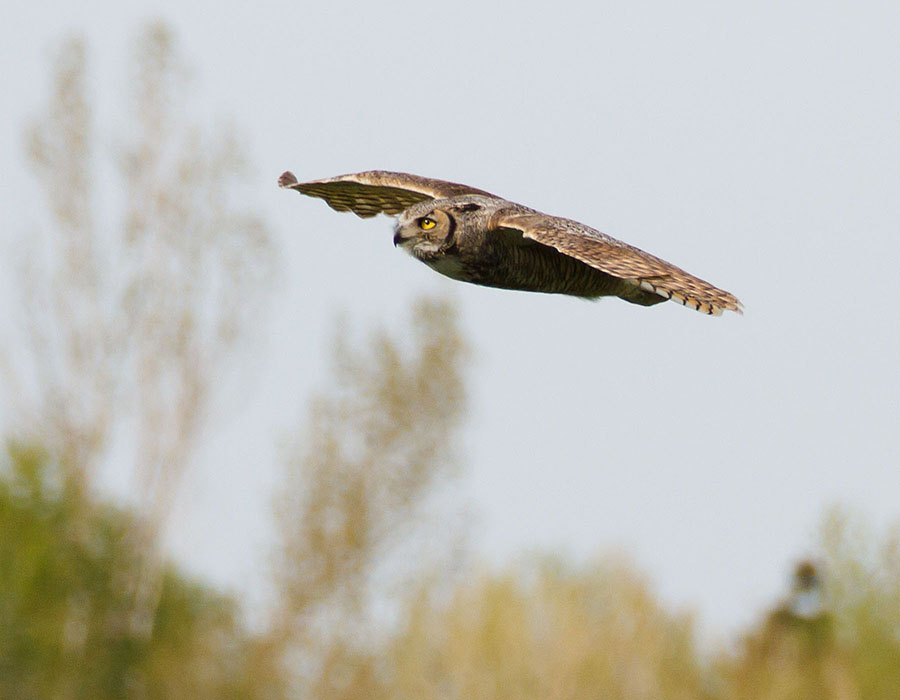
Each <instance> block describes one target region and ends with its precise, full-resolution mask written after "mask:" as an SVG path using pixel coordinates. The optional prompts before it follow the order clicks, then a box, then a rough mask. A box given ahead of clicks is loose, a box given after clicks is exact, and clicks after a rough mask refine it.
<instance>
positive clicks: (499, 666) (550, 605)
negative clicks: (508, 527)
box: [388, 562, 703, 700]
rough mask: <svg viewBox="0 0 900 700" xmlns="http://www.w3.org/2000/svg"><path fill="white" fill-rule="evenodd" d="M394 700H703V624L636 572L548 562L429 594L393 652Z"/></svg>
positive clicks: (412, 612) (418, 603) (614, 566)
mask: <svg viewBox="0 0 900 700" xmlns="http://www.w3.org/2000/svg"><path fill="white" fill-rule="evenodd" d="M390 667H391V669H392V673H391V674H390V682H389V685H388V687H389V692H388V695H389V696H390V697H393V698H403V699H404V700H405V699H410V700H412V699H413V698H417V699H421V700H428V699H431V698H434V699H435V700H436V699H438V698H441V699H443V698H466V699H467V700H528V699H531V698H534V699H535V700H537V699H540V700H570V699H571V700H576V699H580V698H585V699H587V698H622V699H624V700H644V699H646V700H650V699H651V698H656V699H661V700H664V699H669V698H672V699H676V698H677V699H682V698H683V699H685V700H687V699H688V698H698V697H703V692H702V682H701V673H700V668H699V666H698V663H697V660H696V658H695V656H694V647H693V634H692V626H691V621H690V619H689V618H687V617H683V616H673V615H670V614H668V613H667V612H665V611H664V610H662V609H661V608H660V606H659V605H658V603H657V602H656V601H655V599H654V598H653V596H652V594H651V593H650V591H649V590H648V588H647V586H646V584H645V583H644V582H643V581H642V580H641V579H639V578H638V577H637V576H636V575H635V574H634V573H633V572H632V571H631V569H630V568H629V567H628V566H626V565H624V564H622V563H617V562H610V563H608V564H606V565H603V566H598V567H595V568H591V569H586V570H581V571H578V570H569V569H567V568H565V567H562V566H560V565H558V564H553V563H548V562H544V563H542V564H541V565H539V566H537V567H536V568H528V567H520V568H515V569H511V570H509V571H507V572H506V573H504V574H500V575H493V574H484V575H482V576H480V577H478V578H477V579H475V580H474V581H471V582H469V583H467V584H464V585H462V586H461V587H460V588H459V589H458V590H456V591H455V592H454V593H453V595H452V597H451V598H450V600H449V601H448V602H441V601H440V600H434V599H432V598H431V597H429V596H428V595H427V593H426V594H423V595H422V596H420V597H419V598H418V600H417V601H416V602H415V603H414V604H413V605H412V607H411V609H410V610H409V618H408V622H407V624H406V626H405V629H404V630H403V632H402V633H401V634H400V635H399V636H398V637H397V638H396V639H395V640H394V642H393V646H392V650H391V663H390Z"/></svg>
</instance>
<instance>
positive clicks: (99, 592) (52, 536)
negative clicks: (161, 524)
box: [0, 447, 286, 700]
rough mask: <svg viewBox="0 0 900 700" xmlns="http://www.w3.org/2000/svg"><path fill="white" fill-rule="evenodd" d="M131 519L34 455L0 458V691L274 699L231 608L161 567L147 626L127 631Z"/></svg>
mask: <svg viewBox="0 0 900 700" xmlns="http://www.w3.org/2000/svg"><path fill="white" fill-rule="evenodd" d="M136 522H137V521H136V519H135V517H134V516H132V515H130V514H128V513H126V512H125V511H123V510H120V509H118V508H114V507H112V506H109V505H104V504H100V503H95V502H92V501H90V500H88V499H87V498H86V495H85V491H84V490H83V489H81V488H80V487H79V484H78V482H77V481H76V480H75V479H73V478H71V476H70V475H68V474H67V472H66V471H65V470H64V469H62V468H61V467H60V466H59V465H58V464H57V463H55V462H53V461H52V460H51V459H50V458H49V457H48V456H47V455H45V454H43V453H41V452H40V451H38V450H34V449H25V448H22V447H14V448H13V449H11V450H10V453H9V458H8V459H6V460H2V461H0V532H2V533H3V536H2V538H0V698H2V699H3V700H6V699H7V698H9V699H10V700H12V699H13V698H15V699H16V700H31V699H34V700H39V699H40V700H43V699H44V698H59V699H61V700H78V699H80V698H84V699H85V700H88V699H90V700H105V699H106V698H110V699H113V698H115V699H116V700H118V699H120V698H141V699H146V700H151V699H154V698H158V699H160V700H174V699H179V698H183V699H185V700H188V699H202V698H210V699H212V698H217V699H218V698H234V699H235V700H236V699H238V698H261V699H262V698H266V699H269V698H272V699H275V698H282V697H285V687H286V686H285V683H284V682H283V678H282V677H281V676H280V675H279V673H280V672H279V670H278V667H277V665H276V664H274V663H269V659H268V658H267V657H266V655H265V654H263V653H260V651H261V650H263V649H264V646H263V645H262V644H261V642H259V641H258V640H257V639H255V638H254V637H252V636H251V635H250V634H248V633H247V632H246V631H245V630H244V629H243V627H242V626H241V624H240V616H239V611H238V609H237V606H236V605H235V603H234V602H233V601H231V600H230V599H228V598H226V597H224V596H222V595H219V594H217V593H215V592H213V591H211V590H209V589H208V588H206V587H204V586H203V585H201V584H199V583H194V582H192V581H190V580H188V579H186V578H185V577H184V576H182V575H181V574H179V573H178V572H177V571H176V570H175V569H174V568H172V567H171V566H165V567H164V568H163V575H162V584H161V586H160V589H161V592H160V597H159V604H158V605H157V606H156V608H155V612H154V615H155V619H154V624H153V625H152V633H151V634H150V635H144V634H135V633H134V631H133V630H132V629H131V626H130V624H129V617H130V614H131V600H130V599H129V596H128V594H127V590H126V588H125V587H123V585H122V581H121V580H120V574H121V570H122V569H121V563H122V562H123V561H128V560H134V559H135V558H136V557H137V554H136V553H135V552H134V551H133V550H132V549H131V548H130V546H129V544H128V541H129V537H128V536H127V534H128V531H129V530H130V529H131V528H133V527H135V526H136Z"/></svg>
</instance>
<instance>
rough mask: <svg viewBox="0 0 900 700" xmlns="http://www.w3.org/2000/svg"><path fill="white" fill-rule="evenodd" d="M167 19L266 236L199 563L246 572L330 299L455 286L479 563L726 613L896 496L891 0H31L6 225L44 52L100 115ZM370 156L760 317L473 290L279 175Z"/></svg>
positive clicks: (13, 72)
mask: <svg viewBox="0 0 900 700" xmlns="http://www.w3.org/2000/svg"><path fill="white" fill-rule="evenodd" d="M141 5H143V6H144V7H143V8H142V7H141ZM126 6H127V7H126ZM157 18H161V19H164V20H166V21H168V22H169V23H171V25H172V26H173V28H174V29H175V31H176V32H177V36H178V39H179V41H180V42H181V46H182V48H183V50H184V52H185V54H186V58H187V61H188V63H189V64H190V65H191V66H192V69H193V75H194V81H195V83H194V84H195V90H194V97H195V99H196V105H195V109H196V110H197V111H198V113H200V114H209V115H220V116H223V117H228V116H230V117H232V118H233V122H234V123H235V124H236V126H237V128H238V130H239V131H240V133H242V134H243V135H244V137H245V146H246V153H247V154H248V156H249V157H250V159H251V161H252V163H253V168H254V169H253V173H254V176H255V178H256V180H255V181H254V182H252V183H251V184H250V185H248V187H247V188H246V197H247V203H248V205H250V206H251V207H255V208H256V209H257V210H258V211H260V212H261V213H263V214H264V215H265V217H266V218H267V220H268V222H269V223H270V225H271V227H272V229H273V231H274V232H275V233H276V234H277V238H278V241H279V244H280V246H281V254H282V270H283V272H282V279H281V281H280V285H279V287H278V291H277V295H276V297H275V305H274V309H273V312H272V314H271V319H270V323H269V325H268V326H267V327H266V328H265V330H266V333H265V335H264V337H263V338H261V339H260V341H259V343H260V348H261V350H260V351H259V352H257V353H255V354H254V355H252V356H250V357H248V358H245V359H244V361H245V362H249V363H253V364H256V365H258V369H257V371H256V375H255V380H254V382H253V384H254V387H253V391H252V394H251V395H250V399H249V401H244V404H245V405H244V406H243V407H242V408H241V409H239V410H232V412H231V414H230V417H229V419H228V420H225V421H224V422H221V423H219V424H218V425H217V426H216V427H214V428H213V429H212V430H211V431H210V434H209V437H208V439H207V441H206V442H205V443H204V445H203V446H202V448H201V450H200V452H199V454H198V466H199V469H198V471H197V473H196V474H195V475H194V476H193V477H191V478H190V479H189V480H188V483H187V484H186V494H187V496H186V497H187V498H188V499H189V503H190V507H187V508H185V507H183V508H181V509H180V515H179V518H180V522H179V535H178V537H176V538H174V539H173V543H172V546H173V550H174V551H175V552H176V553H177V554H178V555H179V556H180V557H182V558H183V559H184V560H186V561H189V562H190V563H191V565H192V566H194V567H196V568H199V569H201V570H203V571H205V572H207V573H208V574H210V575H211V576H213V577H214V578H215V579H216V580H218V581H220V582H225V583H229V584H242V585H244V586H245V587H246V586H251V585H252V583H247V582H253V581H255V580H256V579H255V578H254V577H255V576H258V574H255V573H254V572H256V571H258V570H259V568H260V566H261V564H262V563H263V562H262V560H261V554H260V552H261V551H262V547H261V544H262V543H264V542H265V541H266V538H267V534H268V532H267V529H266V523H267V517H268V516H267V511H268V504H269V497H270V493H269V489H270V488H271V486H272V484H273V483H275V481H276V473H275V469H274V466H273V465H275V464H276V463H277V454H278V453H277V443H278V440H280V439H281V438H283V437H284V435H285V433H289V432H290V430H291V429H292V428H293V427H295V426H296V425H298V421H299V420H300V416H301V415H302V409H303V405H304V400H305V396H306V395H307V393H308V392H309V390H310V389H311V388H312V387H315V386H319V385H321V384H322V383H323V382H324V379H323V376H324V372H325V371H326V370H327V368H328V359H327V351H328V347H329V340H330V337H331V328H332V322H333V318H334V315H335V313H336V312H338V311H340V310H347V311H348V312H349V318H350V319H351V320H352V321H353V322H354V324H355V325H356V326H358V327H361V328H367V327H372V326H374V325H377V324H380V323H385V324H388V325H389V326H390V327H393V328H400V327H402V326H401V323H402V321H403V319H404V318H405V317H406V315H407V312H408V309H409V307H410V304H411V302H412V301H413V300H414V299H416V298H417V297H420V296H422V295H427V294H440V295H448V294H449V295H451V296H452V297H454V298H456V299H457V300H458V301H459V303H460V306H461V310H462V318H463V322H464V325H465V329H466V331H467V333H468V335H469V337H470V340H471V343H472V346H473V350H474V352H473V360H472V367H471V371H470V379H471V386H472V392H471V393H472V410H471V415H470V418H469V421H468V425H467V430H466V435H467V439H466V445H465V454H466V471H465V473H464V475H463V477H462V482H463V492H464V497H465V498H467V499H469V501H470V502H471V503H472V504H473V509H474V511H475V513H476V516H477V518H478V523H479V527H478V528H477V529H476V530H475V532H476V533H477V536H475V537H474V538H473V544H474V545H475V546H476V547H477V548H478V549H479V551H480V552H482V554H483V555H484V557H485V558H486V559H489V560H501V559H504V558H508V557H510V556H514V555H515V554H516V553H518V552H522V551H525V550H529V549H532V548H542V549H551V550H556V551H564V552H569V553H571V554H572V555H573V556H575V557H583V556H587V555H590V554H594V553H597V552H603V551H608V550H611V549H618V550H624V551H625V552H628V553H630V554H631V555H632V556H633V557H634V558H635V560H636V561H637V563H638V564H639V566H640V567H641V568H642V569H644V570H645V571H646V572H648V573H649V575H650V576H651V577H652V579H653V581H654V583H655V584H656V586H657V589H658V591H659V592H660V593H661V594H662V595H663V596H664V597H665V599H666V600H667V601H669V602H671V603H675V604H678V605H687V606H691V607H695V608H697V609H698V610H699V611H700V613H701V616H702V619H703V620H704V621H705V623H706V625H707V626H709V627H710V628H712V629H730V628H732V627H733V626H734V625H736V624H739V623H744V622H747V621H748V620H749V619H751V618H752V616H753V615H754V614H756V613H757V612H758V611H759V609H760V608H761V607H762V606H763V605H766V604H767V603H769V602H771V601H772V600H773V599H774V598H775V597H776V596H778V595H779V594H780V593H781V592H782V590H783V589H784V586H785V581H786V576H787V573H788V571H789V569H790V563H791V562H792V561H793V559H794V558H795V557H797V556H800V555H803V554H804V553H806V552H807V551H808V549H809V546H810V544H811V543H812V541H813V537H814V532H815V528H816V526H817V524H818V523H819V521H820V520H821V517H822V515H823V512H824V510H825V508H826V507H827V506H828V505H830V504H833V503H841V504H845V505H847V506H850V507H854V508H859V509H860V510H861V511H862V512H864V513H865V514H867V515H868V516H869V517H870V518H871V519H872V520H873V522H875V523H876V524H883V523H886V522H889V521H892V520H895V519H898V518H900V436H898V433H900V404H898V394H900V371H898V367H897V364H898V358H900V321H898V311H897V308H898V307H897V301H896V296H897V287H898V285H897V283H896V281H895V279H894V277H895V276H896V273H897V269H898V263H900V237H898V233H900V77H898V76H900V73H898V71H897V66H900V41H898V40H897V36H898V34H897V28H898V26H900V4H897V3H896V2H887V1H886V2H854V3H850V2H846V3H832V2H821V1H819V2H759V3H736V2H731V3H723V2H708V3H700V2H680V3H669V2H621V3H605V2H579V3H572V2H554V3H548V2H520V3H515V4H513V3H496V4H493V5H492V4H490V3H486V2H468V1H460V2H456V3H440V4H434V5H431V4H429V3H422V2H395V1H387V2H369V3H361V2H347V3H344V2H334V1H330V2H293V3H286V2H268V1H266V2H255V3H230V4H229V3H223V2H193V3H186V2H183V1H181V0H177V1H176V0H158V1H155V2H153V3H149V2H144V3H140V2H135V3H121V2H101V1H99V0H98V1H95V2H69V3H61V2H55V3H54V2H48V3H31V4H23V3H16V4H14V5H11V6H10V7H9V8H8V9H7V11H6V12H5V17H4V22H3V23H2V25H0V81H2V87H3V99H2V101H0V162H2V164H3V167H2V169H0V178H2V179H0V186H2V206H3V209H4V212H5V214H4V217H3V218H4V222H5V224H6V226H5V227H4V229H5V230H4V231H3V233H2V234H0V235H2V236H3V237H4V244H5V245H11V246H15V245H16V244H15V240H16V237H17V236H21V235H23V234H24V233H25V232H26V229H27V225H28V224H29V223H30V222H32V221H33V217H31V216H30V212H29V209H30V208H31V207H36V206H39V200H38V199H37V198H36V189H35V188H34V185H33V183H31V182H29V181H28V179H27V178H23V177H22V173H23V172H24V160H23V157H22V149H21V128H22V123H23V120H24V119H25V118H26V117H27V116H28V115H29V114H31V113H33V112H34V111H35V110H36V109H37V108H38V107H39V106H40V105H41V104H43V102H44V100H45V99H46V93H47V88H48V80H47V72H48V66H49V59H50V57H51V56H52V49H53V47H54V46H55V42H57V41H58V40H59V39H61V38H63V37H65V36H66V35H67V34H68V33H70V32H72V31H79V32H82V33H83V34H84V35H85V36H86V38H87V39H88V40H89V44H90V57H91V60H92V66H93V69H94V70H95V74H94V75H95V78H94V80H93V81H92V90H94V91H95V92H94V95H95V97H96V98H97V99H98V100H99V104H100V115H99V116H100V119H101V121H102V122H104V123H107V124H115V123H116V120H117V118H119V116H120V115H118V114H117V113H116V111H115V109H116V105H117V104H119V103H120V102H119V98H120V97H121V95H122V94H123V93H124V90H125V84H124V81H125V78H126V75H125V72H124V68H123V62H124V61H125V60H126V57H127V56H128V51H129V49H130V45H131V42H132V41H133V38H134V36H135V33H136V32H137V31H138V29H139V27H140V23H141V22H142V21H144V20H147V19H157ZM103 145H104V147H110V148H111V147H112V146H113V145H114V144H113V142H112V141H111V140H110V141H109V142H108V143H105V144H103ZM371 168H381V169H389V170H400V171H407V172H413V173H418V174H422V175H428V176H434V177H440V178H445V179H450V180H456V181H459V182H466V183H470V184H472V185H474V186H476V187H480V188H483V189H486V190H488V191H491V192H495V193H497V194H500V195H503V196H505V197H507V198H510V199H514V200H516V201H519V202H522V203H523V204H526V205H529V206H532V207H535V208H537V209H540V210H542V211H545V212H548V213H552V214H559V215H563V216H566V217H569V218H575V219H578V220H580V221H583V222H585V223H587V224H589V225H591V226H593V227H595V228H598V229H600V230H602V231H605V232H606V233H609V234H611V235H613V236H616V237H619V238H622V239H624V240H626V241H628V242H630V243H632V244H634V245H637V246H639V247H641V248H644V249H645V250H648V251H649V252H652V253H654V254H656V255H659V256H660V257H663V258H664V259H666V260H669V261H671V262H673V263H675V264H677V265H679V266H681V267H684V268H685V269H687V270H688V271H690V272H692V273H694V274H697V275H699V276H701V277H703V278H705V279H708V280H710V281H711V282H713V283H714V284H716V285H718V286H721V287H723V288H725V289H727V290H729V291H731V292H733V293H735V294H736V295H737V296H738V297H739V298H740V299H741V300H742V301H743V303H744V305H745V309H746V314H745V315H744V316H743V317H739V316H736V315H733V314H728V315H726V316H724V317H720V318H710V317H706V316H703V315H701V314H698V313H696V312H694V311H691V310H689V309H686V308H684V307H681V306H678V305H675V304H662V305H659V306H655V307H652V308H642V307H637V306H633V305H630V304H626V303H623V302H621V301H619V300H616V299H611V300H604V301H601V302H598V303H587V302H582V301H578V300H573V299H568V298H562V297H552V296H541V295H529V294H524V293H516V292H507V291H499V290H492V289H484V288H479V287H474V286H468V285H462V284H459V283H456V282H453V281H451V280H448V279H445V278H442V277H440V276H439V275H437V274H436V273H434V272H433V271H431V270H429V269H428V268H426V267H425V266H423V265H421V264H418V263H416V262H414V261H412V260H411V259H409V258H408V257H407V256H406V255H404V254H403V253H402V252H401V251H400V250H395V249H394V247H393V246H392V243H391V235H392V234H391V224H390V221H389V220H388V219H386V218H383V217H379V218H377V219H373V220H367V221H361V220H359V219H357V218H356V217H354V216H352V215H348V214H343V215H339V214H337V213H335V212H332V211H331V210H330V209H328V208H327V207H326V206H325V205H324V204H323V203H322V202H319V201H316V200H312V199H308V198H304V197H300V196H297V195H296V194H294V193H288V192H283V191H279V190H278V189H277V188H276V187H275V180H276V179H277V177H278V175H279V174H280V173H281V172H282V171H283V170H285V169H291V170H293V171H294V172H295V173H296V174H297V176H298V177H299V178H300V179H301V180H302V179H313V178H318V177H326V176H330V175H335V174H339V173H344V172H353V171H358V170H365V169H371ZM23 203H24V204H23ZM0 289H3V288H2V287H0ZM3 306H6V307H8V306H9V304H5V305H3V304H0V308H2V307H3Z"/></svg>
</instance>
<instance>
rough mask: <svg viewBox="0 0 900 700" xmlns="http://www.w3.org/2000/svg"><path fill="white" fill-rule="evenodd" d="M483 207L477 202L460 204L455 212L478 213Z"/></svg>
mask: <svg viewBox="0 0 900 700" xmlns="http://www.w3.org/2000/svg"><path fill="white" fill-rule="evenodd" d="M481 208H482V206H481V205H480V204H476V203H475V202H468V203H466V204H458V205H456V206H455V207H453V209H454V210H455V211H478V210H479V209H481Z"/></svg>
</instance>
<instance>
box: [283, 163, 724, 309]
mask: <svg viewBox="0 0 900 700" xmlns="http://www.w3.org/2000/svg"><path fill="white" fill-rule="evenodd" d="M278 184H279V186H281V187H285V188H288V189H293V190H297V191H298V192H302V193H303V194H306V195H310V196H312V197H320V198H322V199H324V200H325V201H326V202H327V203H328V205H329V206H330V207H331V208H332V209H335V210H336V211H352V212H353V213H355V214H356V215H357V216H361V217H363V218H368V217H372V216H375V215H376V214H380V213H385V214H388V215H391V216H398V217H399V218H398V220H397V223H396V225H395V226H394V245H395V246H400V247H402V248H403V249H404V250H406V251H407V252H409V253H410V254H411V255H412V256H413V257H415V258H417V259H418V260H421V261H422V262H424V263H425V264H426V265H428V266H429V267H431V268H432V269H434V270H437V271H438V272H440V273H441V274H443V275H446V276H447V277H451V278H453V279H456V280H461V281H463V282H471V283H473V284H480V285H484V286H487V287H501V288H503V289H518V290H524V291H529V292H546V293H550V294H568V295H571V296H576V297H583V298H588V299H596V298H598V297H603V296H616V297H619V298H620V299H624V300H625V301H628V302H631V303H632V304H640V305H642V306H652V305H653V304H658V303H660V302H663V301H666V300H667V299H671V300H672V301H677V302H678V303H679V304H683V305H685V306H690V307H691V308H693V309H696V310H697V311H701V312H703V313H706V314H715V315H719V314H721V313H722V311H723V310H726V309H727V310H730V311H736V312H738V313H741V303H740V302H739V301H738V300H737V298H736V297H735V296H734V295H732V294H729V293H728V292H726V291H723V290H721V289H718V288H717V287H714V286H713V285H711V284H709V283H708V282H705V281H704V280H702V279H700V278H698V277H694V276H693V275H691V274H688V273H687V272H685V271H684V270H682V269H680V268H678V267H675V266H674V265H671V264H669V263H667V262H666V261H665V260H660V259H659V258H657V257H654V256H653V255H650V254H649V253H645V252H644V251H642V250H640V249H638V248H635V247H634V246H630V245H628V244H627V243H623V242H622V241H619V240H616V239H615V238H612V237H611V236H607V235H606V234H605V233H600V232H599V231H596V230H594V229H592V228H590V227H588V226H585V225H584V224H580V223H578V222H577V221H572V220H571V219H563V218H560V217H557V216H549V215H547V214H542V213H541V212H538V211H535V210H534V209H529V208H528V207H525V206H522V205H521V204H516V203H515V202H510V201H508V200H506V199H503V198H502V197H497V196H495V195H492V194H490V193H489V192H484V191H483V190H478V189H475V188H474V187H469V186H468V185H460V184H457V183H454V182H445V181H443V180H433V179H431V178H426V177H420V176H418V175H409V174H406V173H392V172H386V171H382V170H372V171H368V172H363V173H353V174H350V175H339V176H337V177H332V178H327V179H324V180H313V181H311V182H297V178H296V177H294V175H293V174H292V173H290V172H286V173H284V174H283V175H282V176H281V177H280V178H279V180H278Z"/></svg>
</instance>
